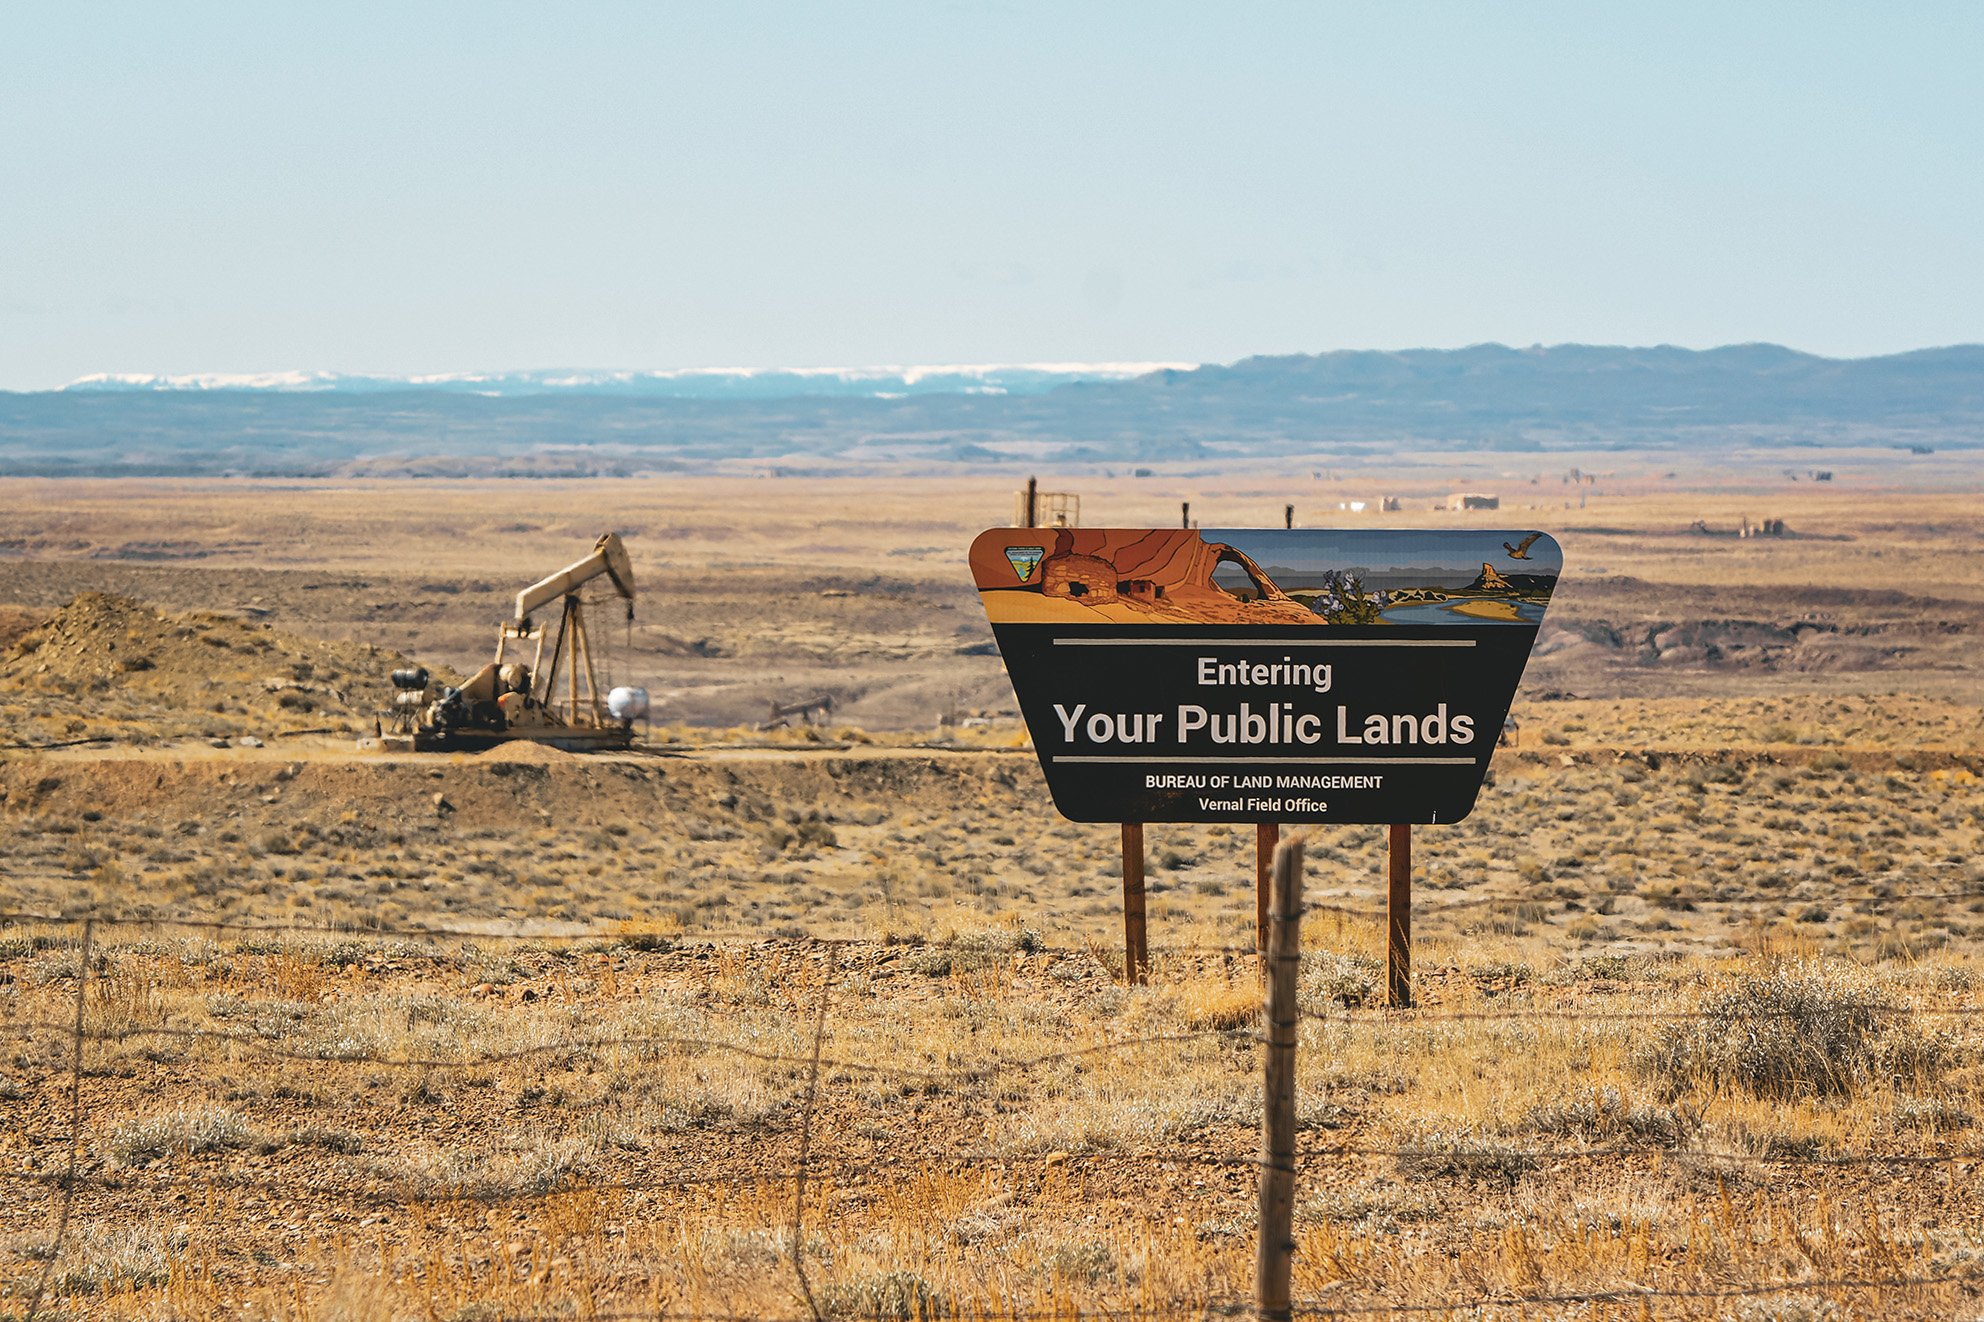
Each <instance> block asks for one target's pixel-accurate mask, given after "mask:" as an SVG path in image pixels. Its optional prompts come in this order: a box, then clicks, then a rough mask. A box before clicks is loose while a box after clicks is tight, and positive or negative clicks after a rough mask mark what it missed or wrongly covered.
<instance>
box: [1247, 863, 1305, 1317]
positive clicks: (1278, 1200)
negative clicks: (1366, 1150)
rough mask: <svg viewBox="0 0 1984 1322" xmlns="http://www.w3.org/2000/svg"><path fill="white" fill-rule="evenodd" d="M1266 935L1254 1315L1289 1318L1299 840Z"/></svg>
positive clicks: (1277, 875) (1277, 866)
mask: <svg viewBox="0 0 1984 1322" xmlns="http://www.w3.org/2000/svg"><path fill="white" fill-rule="evenodd" d="M1272 918H1273V928H1272V930H1271V931H1270V932H1269V934H1268V997H1267V1007H1266V1013H1265V1016H1264V1018H1265V1019H1266V1023H1267V1048H1268V1049H1267V1061H1266V1064H1265V1067H1264V1074H1265V1077H1264V1080H1263V1082H1264V1084H1265V1087H1266V1092H1265V1094H1264V1096H1263V1097H1262V1099H1261V1206H1260V1235H1261V1238H1260V1243H1259V1245H1258V1246H1257V1247H1256V1251H1255V1257H1254V1311H1255V1313H1256V1314H1257V1315H1259V1316H1260V1317H1263V1318H1272V1319H1280V1318H1286V1317H1289V1316H1290V1315H1291V1309H1290V1299H1289V1275H1290V1268H1291V1265H1292V1263H1293V1259H1294V1257H1295V1232H1294V1224H1293V1223H1294V1214H1295V1035H1296V1029H1297V1028H1298V1027H1299V1024H1300V1018H1299V1016H1298V1013H1297V1011H1296V1007H1295V984H1296V976H1297V974H1299V973H1300V972H1301V963H1302V838H1301V837H1300V836H1296V837H1293V838H1291V839H1289V840H1287V841H1285V842H1283V843H1282V844H1281V845H1280V846H1279V847H1277V848H1276V849H1275V851H1274V905H1273V914H1272Z"/></svg>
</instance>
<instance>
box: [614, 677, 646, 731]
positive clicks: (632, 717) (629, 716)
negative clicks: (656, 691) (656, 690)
mask: <svg viewBox="0 0 1984 1322" xmlns="http://www.w3.org/2000/svg"><path fill="white" fill-rule="evenodd" d="M606 710H607V711H608V712H609V713H610V714H611V715H612V717H613V719H614V720H616V721H620V722H623V723H625V724H632V723H633V722H635V721H638V720H640V719H641V718H642V717H644V716H646V715H647V714H648V691H647V690H646V689H638V688H629V687H627V686H626V685H624V684H623V685H621V686H620V687H619V688H616V689H614V690H613V691H612V692H611V693H609V694H607V695H606Z"/></svg>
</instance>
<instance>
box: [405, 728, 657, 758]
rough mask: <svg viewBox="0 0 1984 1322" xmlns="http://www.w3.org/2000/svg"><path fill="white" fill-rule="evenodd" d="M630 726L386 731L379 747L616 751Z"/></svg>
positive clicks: (627, 742) (630, 738)
mask: <svg viewBox="0 0 1984 1322" xmlns="http://www.w3.org/2000/svg"><path fill="white" fill-rule="evenodd" d="M633 742H634V732H633V731H632V730H630V729H613V728H608V729H604V730H590V729H581V728H577V727H572V728H567V729H562V730H542V729H540V730H422V731H420V732H418V733H417V734H389V735H386V736H384V737H383V738H381V739H380V740H379V746H380V747H381V748H383V749H385V750H386V751H387V752H393V753H484V752H487V751H488V750H490V749H492V748H500V747H502V746H503V745H504V744H513V743H533V744H549V745H550V746H551V747H553V748H556V749H558V750H560V751H561V752H566V753H611V752H620V751H622V750H624V749H627V748H629V747H631V746H632V745H633Z"/></svg>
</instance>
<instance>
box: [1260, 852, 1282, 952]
mask: <svg viewBox="0 0 1984 1322" xmlns="http://www.w3.org/2000/svg"><path fill="white" fill-rule="evenodd" d="M1280 839H1281V828H1280V827H1279V826H1277V825H1275V824H1274V823H1273V822H1262V823H1261V824H1260V825H1258V826H1256V827H1255V828H1254V949H1255V950H1258V951H1260V952H1262V953H1263V954H1265V953H1266V952H1267V948H1268V871H1269V869H1270V868H1272V867H1273V866H1274V847H1275V842H1276V841H1278V840H1280Z"/></svg>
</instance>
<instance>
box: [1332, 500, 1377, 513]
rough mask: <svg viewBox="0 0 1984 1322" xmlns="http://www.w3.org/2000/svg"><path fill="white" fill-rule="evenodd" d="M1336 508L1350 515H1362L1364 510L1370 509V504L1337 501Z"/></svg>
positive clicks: (1360, 501)
mask: <svg viewBox="0 0 1984 1322" xmlns="http://www.w3.org/2000/svg"><path fill="white" fill-rule="evenodd" d="M1336 507H1337V508H1338V509H1340V510H1349V511H1350V512H1351V513H1352V514H1362V513H1363V512H1364V511H1365V510H1368V509H1370V508H1371V502H1370V501H1368V500H1339V501H1338V502H1337V503H1336Z"/></svg>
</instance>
